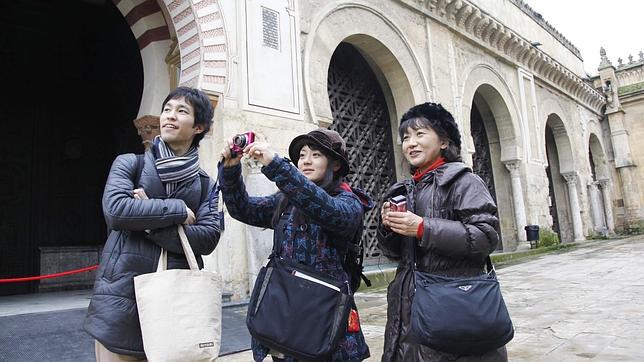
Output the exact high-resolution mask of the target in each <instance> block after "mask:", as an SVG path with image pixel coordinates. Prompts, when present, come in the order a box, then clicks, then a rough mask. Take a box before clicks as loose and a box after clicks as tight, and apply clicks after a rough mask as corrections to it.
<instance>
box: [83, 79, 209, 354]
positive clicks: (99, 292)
mask: <svg viewBox="0 0 644 362" xmlns="http://www.w3.org/2000/svg"><path fill="white" fill-rule="evenodd" d="M212 117H213V108H212V105H211V104H210V101H209V99H208V97H207V96H206V94H205V93H203V92H202V91H200V90H197V89H193V88H187V87H179V88H177V89H175V90H174V91H172V92H171V93H170V94H169V95H168V97H167V98H166V99H165V101H164V102H163V109H162V112H161V117H160V118H161V119H160V127H161V128H160V129H161V135H160V136H157V137H156V138H155V139H154V142H153V145H152V147H151V148H150V149H149V150H148V151H146V152H145V154H144V155H143V159H142V160H141V159H139V157H140V156H136V155H134V154H124V155H119V156H118V157H117V158H116V159H115V160H114V163H113V164H112V168H111V170H110V173H109V176H108V178H107V183H106V185H105V191H104V194H103V213H104V215H105V221H106V222H107V225H108V227H109V229H110V233H109V236H108V239H107V242H106V243H105V247H104V248H103V254H102V255H101V265H100V268H99V269H98V274H97V277H96V282H95V284H94V295H93V296H92V300H91V302H90V305H89V308H88V311H87V317H86V319H85V324H84V327H85V330H86V331H87V332H88V333H89V334H90V335H91V336H92V337H94V338H95V339H96V359H97V361H120V360H144V359H145V353H144V351H143V341H142V339H141V328H140V326H139V316H138V312H137V307H136V300H135V296H134V282H133V279H134V277H135V276H137V275H139V274H144V273H150V272H153V271H155V270H156V267H157V262H158V259H159V254H160V249H161V248H164V249H166V250H167V251H168V269H188V268H189V267H188V263H187V260H186V258H185V255H183V249H182V247H181V241H180V239H179V235H178V233H177V225H179V224H183V225H184V228H185V232H186V235H187V236H188V241H189V242H190V246H191V247H192V250H193V251H194V253H195V256H196V258H197V262H198V263H199V266H200V268H203V260H202V258H201V255H208V254H210V253H211V252H212V251H213V250H214V249H215V247H216V246H217V242H218V241H219V234H220V230H219V225H220V224H219V214H218V213H217V207H216V205H217V197H216V196H217V195H212V196H213V197H212V199H211V197H210V194H211V192H214V190H213V187H214V182H213V181H212V180H211V179H210V178H209V177H208V175H207V174H206V173H205V172H204V171H203V170H201V169H200V168H199V155H198V152H197V148H198V146H199V141H201V139H202V138H203V137H204V135H205V134H206V133H207V132H208V130H209V129H210V126H211V125H212ZM137 180H138V182H137ZM204 188H206V190H203V189H204ZM195 323H198V321H195ZM160 332H161V333H168V332H170V331H160Z"/></svg>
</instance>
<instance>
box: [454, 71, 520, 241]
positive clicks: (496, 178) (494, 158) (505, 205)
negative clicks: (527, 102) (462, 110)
mask: <svg viewBox="0 0 644 362" xmlns="http://www.w3.org/2000/svg"><path fill="white" fill-rule="evenodd" d="M469 108H470V109H471V111H470V114H468V117H467V119H468V120H469V122H463V129H464V130H465V131H464V132H466V133H465V134H466V136H465V139H468V142H471V143H472V148H471V149H469V148H468V149H467V156H468V160H469V162H470V164H471V165H472V166H475V164H474V161H475V159H473V156H475V151H484V152H485V151H487V152H489V154H488V155H487V157H484V159H486V160H485V161H484V162H489V166H490V168H491V169H490V170H487V171H486V172H485V174H487V177H484V175H480V176H481V177H483V178H484V180H485V182H486V183H492V182H493V185H488V188H490V192H491V193H492V192H493V190H509V189H511V188H512V187H513V186H512V181H511V178H510V174H509V173H508V170H507V169H506V166H505V165H504V163H503V162H502V152H503V151H502V142H501V137H500V131H499V124H502V125H503V123H504V122H507V121H508V117H510V115H509V111H508V107H507V106H506V105H505V103H504V102H503V99H502V97H501V96H500V94H499V93H498V91H497V90H496V89H495V88H494V87H493V86H491V85H489V84H487V83H484V84H481V85H480V86H479V87H478V88H477V89H475V91H474V93H473V98H472V104H471V105H470V107H469ZM479 117H480V118H479ZM477 119H480V121H481V122H482V124H483V129H484V131H485V135H482V134H477V135H475V134H473V133H472V132H474V130H475V129H478V127H473V122H474V121H475V120H477ZM505 127H506V129H507V124H505ZM477 132H480V130H479V131H477ZM506 132H507V131H506ZM474 137H477V140H479V139H480V138H481V137H483V138H484V139H487V150H477V149H476V147H475V146H474V144H475V140H474ZM506 137H507V135H506ZM506 139H507V138H506ZM477 142H478V141H477ZM478 143H480V142H478ZM479 147H483V146H481V145H479ZM476 155H478V154H476ZM477 160H479V161H481V157H480V156H478V157H477ZM490 173H491V175H490ZM493 196H495V199H496V203H497V207H498V216H499V222H500V228H501V230H500V231H501V239H502V243H503V245H502V247H503V249H504V250H506V251H507V250H514V249H516V248H517V246H518V245H517V244H516V241H517V239H519V240H520V235H521V234H522V228H523V226H524V225H518V224H519V223H524V221H522V220H519V219H518V218H517V217H516V215H517V211H519V213H520V212H521V211H520V210H516V208H517V207H519V208H521V206H518V205H517V206H515V205H514V201H515V200H514V199H513V195H512V194H511V193H504V192H500V193H493ZM520 204H521V203H520Z"/></svg>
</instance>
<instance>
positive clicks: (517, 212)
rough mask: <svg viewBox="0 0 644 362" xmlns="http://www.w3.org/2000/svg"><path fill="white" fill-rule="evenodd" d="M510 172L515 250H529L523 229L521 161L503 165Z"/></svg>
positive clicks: (523, 204) (523, 207)
mask: <svg viewBox="0 0 644 362" xmlns="http://www.w3.org/2000/svg"><path fill="white" fill-rule="evenodd" d="M504 165H505V167H506V168H507V169H508V171H510V178H511V180H512V203H513V205H514V222H515V224H516V228H517V249H530V243H528V242H527V241H526V240H527V239H526V235H525V229H524V227H525V226H526V213H525V202H524V201H523V187H522V186H521V173H520V172H519V171H520V167H521V161H519V160H515V161H509V162H505V163H504Z"/></svg>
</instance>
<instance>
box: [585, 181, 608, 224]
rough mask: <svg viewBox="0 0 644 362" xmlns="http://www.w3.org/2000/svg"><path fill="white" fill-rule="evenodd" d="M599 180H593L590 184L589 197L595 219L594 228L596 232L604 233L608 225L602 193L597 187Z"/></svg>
mask: <svg viewBox="0 0 644 362" xmlns="http://www.w3.org/2000/svg"><path fill="white" fill-rule="evenodd" d="M597 185H598V182H597V181H593V182H590V183H589V184H588V199H589V200H590V212H591V216H592V219H593V230H595V232H596V233H603V232H604V228H605V227H606V225H605V224H604V212H603V210H602V208H603V207H604V205H603V204H602V202H601V195H600V194H599V189H598V188H597Z"/></svg>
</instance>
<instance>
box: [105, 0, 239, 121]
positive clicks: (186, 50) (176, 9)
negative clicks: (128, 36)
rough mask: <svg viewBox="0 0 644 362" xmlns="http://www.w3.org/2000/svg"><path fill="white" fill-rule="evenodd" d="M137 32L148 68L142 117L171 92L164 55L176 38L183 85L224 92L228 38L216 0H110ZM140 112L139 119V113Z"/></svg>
mask: <svg viewBox="0 0 644 362" xmlns="http://www.w3.org/2000/svg"><path fill="white" fill-rule="evenodd" d="M112 1H113V2H114V4H115V5H116V6H117V8H118V9H119V11H120V12H121V13H122V14H123V16H124V17H125V19H126V21H127V23H128V25H129V26H130V28H131V30H132V33H133V34H134V36H135V38H136V41H137V43H138V44H139V49H140V51H141V58H142V59H143V68H144V92H143V96H142V99H141V107H140V109H139V114H138V117H142V116H144V115H156V114H158V113H159V111H160V107H161V102H162V101H163V99H164V98H165V96H166V95H167V94H168V93H169V91H170V74H169V68H168V64H167V63H166V57H167V56H168V55H169V53H170V52H171V51H172V49H171V48H172V45H173V40H172V39H175V42H176V45H177V47H178V49H179V53H180V65H179V69H180V80H179V84H180V85H187V86H191V87H197V88H201V89H203V90H204V91H206V92H208V93H211V94H214V95H221V94H223V93H224V91H225V87H226V77H227V40H226V33H225V29H224V22H223V16H222V14H221V10H220V8H219V4H218V2H217V1H215V0H203V1H193V0H190V1H179V0H164V1H163V2H162V1H159V2H157V1H156V0H112ZM138 117H137V118H138Z"/></svg>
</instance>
